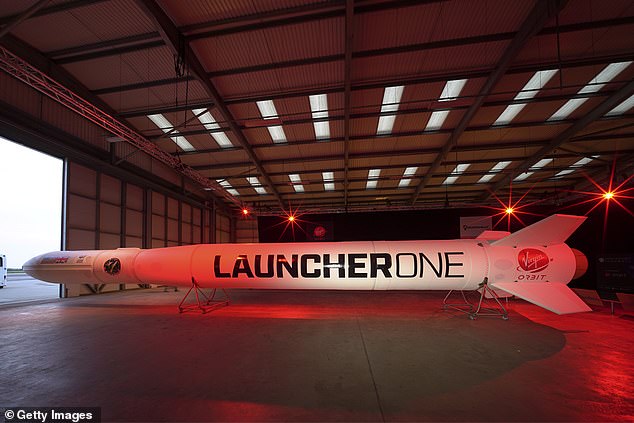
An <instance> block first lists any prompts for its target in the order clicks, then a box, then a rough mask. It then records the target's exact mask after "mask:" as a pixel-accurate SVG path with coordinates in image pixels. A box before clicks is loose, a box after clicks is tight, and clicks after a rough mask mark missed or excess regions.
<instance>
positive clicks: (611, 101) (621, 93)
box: [481, 81, 634, 201]
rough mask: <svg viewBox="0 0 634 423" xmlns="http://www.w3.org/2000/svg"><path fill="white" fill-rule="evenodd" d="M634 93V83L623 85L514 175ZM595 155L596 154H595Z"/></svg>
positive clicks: (494, 187) (503, 181)
mask: <svg viewBox="0 0 634 423" xmlns="http://www.w3.org/2000/svg"><path fill="white" fill-rule="evenodd" d="M633 93H634V81H630V82H629V83H628V84H626V85H624V86H623V87H622V88H621V89H619V90H618V91H617V92H616V93H614V94H612V95H611V96H610V97H609V98H608V99H607V100H605V101H604V102H603V103H601V104H600V105H599V106H597V107H595V108H593V109H592V110H591V111H590V112H588V113H587V114H586V115H585V116H584V117H582V118H581V119H579V120H577V121H576V122H575V123H574V124H572V125H571V126H570V127H568V129H566V130H565V131H563V132H561V133H560V134H559V135H557V136H556V137H555V138H554V139H553V140H552V141H551V142H550V143H549V144H548V145H545V146H544V147H542V148H541V149H540V150H539V151H537V152H536V153H535V154H533V155H531V156H530V157H528V158H526V159H525V160H524V161H523V162H522V163H521V164H520V165H519V166H517V167H515V169H513V170H514V175H518V174H520V173H522V172H525V171H526V170H528V169H530V167H531V166H533V165H534V164H535V163H536V162H538V161H539V160H541V159H542V158H543V157H544V156H546V155H549V154H551V153H552V152H553V150H555V149H556V148H557V147H559V146H560V145H562V144H563V143H565V142H567V141H568V140H569V139H570V138H572V137H574V136H575V135H577V133H579V132H580V131H582V130H583V129H584V128H586V127H587V126H588V125H589V124H591V123H592V122H594V121H596V120H597V119H600V118H601V117H603V116H604V115H605V114H606V113H608V112H609V111H610V110H612V109H613V108H614V107H616V106H618V105H619V104H621V103H622V102H623V101H624V100H625V99H627V98H628V97H629V96H630V95H632V94H633ZM595 154H597V153H595ZM510 178H511V177H510V176H509V177H505V178H503V179H501V180H499V181H498V182H496V183H495V184H493V185H490V189H489V191H488V192H486V193H485V195H483V196H482V197H481V200H482V201H486V200H487V199H488V198H489V197H490V196H491V195H492V194H493V193H495V191H497V190H498V189H500V188H501V187H503V186H504V185H506V184H508V183H509V182H510Z"/></svg>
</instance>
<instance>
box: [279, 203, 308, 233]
mask: <svg viewBox="0 0 634 423" xmlns="http://www.w3.org/2000/svg"><path fill="white" fill-rule="evenodd" d="M302 215H303V214H302V213H300V212H299V207H297V208H295V210H293V208H292V207H291V206H290V205H289V207H288V211H286V210H283V215H282V217H283V219H284V220H283V221H281V222H280V223H277V224H276V225H275V226H277V225H282V224H283V225H284V230H283V231H282V233H281V234H280V237H279V239H282V237H283V236H284V234H285V233H286V231H287V230H288V229H289V228H290V230H291V233H292V235H293V240H295V228H296V227H297V229H299V230H300V231H302V232H304V233H306V231H304V229H303V228H302V226H301V225H300V223H303V222H305V221H304V220H302V219H301V217H302Z"/></svg>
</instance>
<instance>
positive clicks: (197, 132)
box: [146, 114, 634, 157]
mask: <svg viewBox="0 0 634 423" xmlns="http://www.w3.org/2000/svg"><path fill="white" fill-rule="evenodd" d="M632 118H634V114H628V115H624V116H619V117H606V118H602V119H601V120H606V121H609V120H623V119H632ZM574 122H575V121H574V120H572V119H564V120H561V121H558V122H557V125H566V124H572V123H574ZM541 125H546V124H545V123H544V122H543V121H531V122H518V123H514V124H510V125H505V126H503V127H500V128H496V127H492V126H490V125H485V126H471V127H469V128H467V129H466V130H465V132H479V131H491V130H495V129H518V128H531V127H534V126H541ZM548 125H552V124H548ZM627 126H628V127H629V126H631V124H629V125H627ZM617 129H621V128H620V127H619V128H608V129H606V131H612V130H617ZM208 132H212V131H204V130H194V131H182V132H180V134H181V135H183V136H187V135H204V134H207V133H208ZM451 132H452V129H441V130H438V131H434V132H429V133H426V132H423V131H407V132H393V133H391V134H389V135H375V134H373V135H352V136H350V138H349V140H350V141H364V140H368V141H371V140H379V139H381V140H383V139H393V138H409V137H424V136H425V135H429V134H433V135H435V134H450V133H451ZM146 136H147V135H146ZM632 136H633V134H629V133H628V134H614V135H608V136H603V137H601V136H594V135H583V136H580V137H577V138H574V139H572V140H571V141H575V142H576V141H599V140H606V139H619V138H631V137H632ZM147 138H148V139H151V140H153V139H158V138H160V135H157V136H147ZM343 141H344V138H343V137H335V138H331V139H329V140H328V143H330V144H333V143H340V142H343ZM317 143H318V141H316V140H315V139H308V140H296V141H291V142H289V143H286V144H276V143H270V144H255V145H252V146H251V147H252V148H253V149H254V150H260V149H267V148H275V149H283V148H292V147H298V146H311V145H312V146H314V145H318V144H317ZM539 143H540V140H518V141H514V142H509V143H501V144H500V143H498V144H493V145H489V144H475V145H472V146H464V147H459V146H456V147H455V148H454V151H458V152H460V151H479V150H484V149H495V148H496V145H502V146H505V147H504V148H509V146H510V145H515V146H517V147H516V148H523V147H524V146H526V145H529V146H530V145H537V144H539ZM519 145H521V147H520V146H519ZM238 149H240V147H230V148H220V147H218V148H207V149H200V150H196V151H181V152H179V153H178V155H179V156H181V157H184V156H195V155H198V154H209V153H225V152H230V151H236V150H238ZM417 151H420V152H424V151H425V150H417ZM437 151H438V149H437V148H435V149H433V150H430V153H434V152H437ZM398 153H399V151H398V150H396V151H393V154H398ZM421 154H423V153H421Z"/></svg>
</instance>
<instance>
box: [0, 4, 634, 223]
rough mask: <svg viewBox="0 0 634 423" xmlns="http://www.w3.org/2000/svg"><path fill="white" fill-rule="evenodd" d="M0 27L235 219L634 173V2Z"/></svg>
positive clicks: (148, 12) (472, 195)
mask: <svg viewBox="0 0 634 423" xmlns="http://www.w3.org/2000/svg"><path fill="white" fill-rule="evenodd" d="M0 10H1V11H2V12H0V13H1V14H2V17H0V25H2V26H3V27H2V29H1V30H0V31H2V39H1V40H0V42H1V43H2V45H3V47H4V48H5V49H6V50H7V51H8V52H9V53H10V54H12V55H15V56H17V57H20V58H21V59H23V60H25V61H27V62H31V63H32V64H33V65H34V66H37V67H39V69H40V70H42V71H43V72H45V73H46V72H47V71H48V72H52V71H51V70H55V69H58V70H62V71H65V72H66V73H67V74H69V75H70V79H72V80H73V86H72V87H71V86H68V80H67V81H58V82H60V83H62V84H63V85H66V86H67V88H69V89H71V90H73V91H74V92H75V93H76V94H78V95H79V96H81V97H83V98H84V99H85V100H87V101H88V102H89V103H90V104H91V106H92V107H95V108H98V109H99V110H101V111H103V112H104V113H105V114H106V115H107V116H112V117H114V118H115V119H116V121H115V122H116V123H117V124H119V122H120V124H122V126H124V127H126V128H129V129H130V130H131V132H134V133H138V134H140V135H142V137H141V138H144V139H145V140H149V141H150V143H148V144H147V145H145V146H144V145H142V144H135V146H136V147H137V148H143V149H150V150H152V149H158V150H160V153H156V154H158V155H159V156H165V157H164V159H165V160H166V161H168V162H169V161H170V160H171V161H172V167H176V168H178V167H179V166H180V169H181V170H186V172H185V174H186V175H187V176H189V177H191V178H192V179H194V180H195V181H197V182H198V183H200V184H201V185H203V186H206V187H208V188H210V189H213V190H214V191H215V193H214V194H215V196H216V197H219V198H221V199H222V201H225V202H226V203H227V204H228V205H229V206H239V205H246V206H249V207H251V208H252V209H254V210H255V211H257V212H260V213H263V214H265V213H267V212H274V211H278V210H279V209H280V208H283V209H288V208H297V207H300V208H301V209H303V210H306V211H342V210H364V209H373V210H376V209H382V208H386V209H397V208H420V207H444V206H446V205H456V206H457V205H461V206H465V205H467V206H468V205H477V204H483V203H495V200H494V197H495V196H498V197H501V198H505V197H507V196H508V193H509V191H510V190H512V191H513V192H514V193H517V194H518V195H523V194H527V197H526V198H533V199H538V200H549V199H553V198H555V197H556V198H557V199H558V200H559V201H561V199H562V198H564V199H565V198H566V196H567V195H568V196H569V195H571V192H572V191H575V190H578V189H581V188H583V187H584V185H587V184H588V183H589V182H588V177H592V178H593V179H596V180H602V179H606V178H608V177H609V176H610V174H611V172H612V170H613V167H614V166H617V168H618V169H619V172H620V173H619V174H620V175H622V174H625V175H627V174H628V173H631V168H632V165H633V164H634V159H633V155H634V138H633V134H634V133H633V132H632V129H631V127H632V125H633V124H634V110H633V107H634V82H633V80H634V78H633V76H634V65H632V61H634V37H633V36H632V34H634V2H632V1H626V0H612V1H609V2H605V1H599V0H570V1H563V0H561V1H559V0H543V1H542V0H538V1H526V0H523V1H519V0H518V1H508V0H483V1H477V2H476V1H466V0H446V1H442V0H403V1H393V0H392V1H391V0H356V1H353V0H346V1H342V0H322V1H306V0H258V1H255V0H210V1H202V0H192V1H187V2H183V1H178V0H137V1H132V0H110V1H104V0H90V1H73V0H70V1H64V0H61V1H50V2H46V1H45V2H42V1H37V2H28V1H24V2H15V1H11V0H0ZM36 55H37V56H38V60H37V63H35V59H34V57H35V56H36ZM4 60H5V62H7V61H8V60H7V59H6V58H5V59H4ZM43 63H44V64H43ZM3 69H5V71H7V67H6V63H5V66H4V67H3ZM51 76H53V75H51ZM53 77H54V76H53ZM109 135H111V136H115V137H121V138H123V139H124V140H127V141H130V140H128V138H127V136H126V135H125V134H124V135H122V134H121V133H119V132H116V131H111V132H110V133H109ZM125 159H126V156H125V155H123V156H122V157H120V158H119V160H125ZM165 160H164V161H165ZM207 181H209V182H208V183H206V182H207ZM210 195H211V194H210Z"/></svg>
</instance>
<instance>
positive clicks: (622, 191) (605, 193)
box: [561, 158, 634, 243]
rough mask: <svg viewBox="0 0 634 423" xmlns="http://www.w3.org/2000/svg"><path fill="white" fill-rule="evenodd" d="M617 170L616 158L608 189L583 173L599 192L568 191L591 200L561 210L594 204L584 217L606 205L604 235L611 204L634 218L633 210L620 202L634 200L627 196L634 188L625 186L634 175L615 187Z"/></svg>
mask: <svg viewBox="0 0 634 423" xmlns="http://www.w3.org/2000/svg"><path fill="white" fill-rule="evenodd" d="M615 168H616V158H615V159H614V162H613V163H612V170H611V172H610V179H609V181H608V186H607V188H603V187H602V186H601V185H599V183H598V182H597V181H595V180H594V179H592V177H590V176H589V175H588V174H587V173H585V172H583V176H585V177H586V179H587V180H588V181H590V182H591V183H592V185H594V186H595V187H596V188H597V191H576V190H567V191H568V192H572V193H576V194H582V195H587V196H590V198H588V199H585V200H581V201H578V202H576V203H572V204H569V205H567V206H566V207H563V208H562V209H561V210H564V209H567V208H570V207H577V206H581V205H583V204H592V203H594V205H593V206H592V207H590V208H589V209H588V210H587V211H586V212H585V213H584V216H588V215H589V214H590V213H592V212H593V211H594V210H595V209H596V208H598V207H599V206H601V204H605V211H604V214H603V234H605V233H606V230H607V227H608V215H609V211H610V204H611V203H615V204H616V205H618V206H619V207H621V208H622V209H623V210H624V211H625V212H626V213H627V214H629V215H630V216H632V217H634V213H632V211H631V210H629V209H628V208H627V207H625V206H624V205H623V203H621V202H620V201H619V200H623V199H629V200H631V199H634V197H632V196H631V195H627V194H630V193H631V191H632V190H634V187H632V188H624V186H625V185H626V184H627V183H628V182H630V180H631V179H632V177H633V176H634V175H630V176H629V177H628V178H626V179H625V180H624V181H623V182H621V183H620V184H619V185H618V186H616V187H615V186H614V171H615ZM603 242H604V243H605V238H604V239H603Z"/></svg>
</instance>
